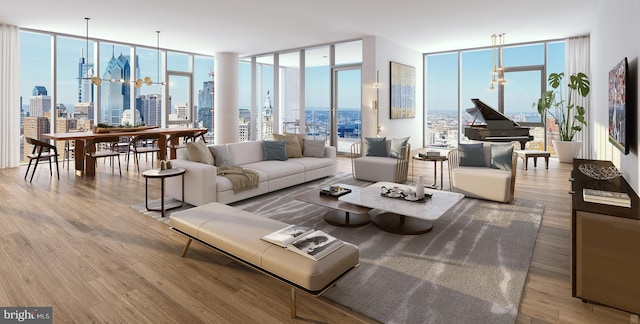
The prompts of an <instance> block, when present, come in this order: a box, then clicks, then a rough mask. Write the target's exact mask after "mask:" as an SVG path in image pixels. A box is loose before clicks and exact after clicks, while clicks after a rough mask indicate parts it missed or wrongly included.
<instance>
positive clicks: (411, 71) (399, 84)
mask: <svg viewBox="0 0 640 324" xmlns="http://www.w3.org/2000/svg"><path fill="white" fill-rule="evenodd" d="M390 107H391V119H399V118H415V117H416V69H415V68H414V67H413V66H408V65H404V64H400V63H396V62H391V105H390Z"/></svg>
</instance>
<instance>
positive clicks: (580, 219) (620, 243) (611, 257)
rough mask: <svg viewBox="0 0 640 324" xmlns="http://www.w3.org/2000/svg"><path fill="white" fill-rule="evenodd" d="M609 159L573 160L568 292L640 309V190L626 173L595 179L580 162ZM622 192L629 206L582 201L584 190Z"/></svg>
mask: <svg viewBox="0 0 640 324" xmlns="http://www.w3.org/2000/svg"><path fill="white" fill-rule="evenodd" d="M585 163H590V164H594V165H597V166H611V165H612V164H611V162H609V161H599V160H584V159H575V160H574V162H573V172H572V179H571V180H572V181H573V183H572V193H573V199H572V200H573V208H572V218H571V234H572V235H571V241H572V249H571V274H572V276H571V282H572V294H573V296H574V297H577V298H581V299H582V300H583V301H585V302H593V303H598V304H602V305H606V306H610V307H614V308H618V309H622V310H625V311H628V312H631V313H635V314H640V213H639V208H638V195H637V194H636V193H635V192H634V191H633V190H632V188H631V187H630V186H629V184H628V183H627V182H626V181H625V180H624V178H622V177H619V178H615V179H612V180H595V179H592V178H589V177H587V176H586V175H584V174H582V172H581V171H580V170H578V167H579V166H580V165H581V164H585ZM584 188H588V189H597V190H606V191H615V192H626V193H627V194H628V195H629V197H631V208H627V207H618V206H612V205H606V204H597V203H590V202H585V201H584V200H583V198H582V189H584Z"/></svg>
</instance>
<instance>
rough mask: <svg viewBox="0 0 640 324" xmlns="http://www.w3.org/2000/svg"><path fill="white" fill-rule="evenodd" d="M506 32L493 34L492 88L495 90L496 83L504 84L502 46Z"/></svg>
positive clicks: (505, 81)
mask: <svg viewBox="0 0 640 324" xmlns="http://www.w3.org/2000/svg"><path fill="white" fill-rule="evenodd" d="M504 35H505V33H501V34H497V35H496V34H493V35H491V47H492V49H491V50H492V53H493V71H492V73H491V74H492V79H491V87H490V88H489V89H490V90H495V89H496V88H495V86H496V85H504V84H505V83H507V80H505V78H504V67H503V66H502V46H504V40H505V36H504Z"/></svg>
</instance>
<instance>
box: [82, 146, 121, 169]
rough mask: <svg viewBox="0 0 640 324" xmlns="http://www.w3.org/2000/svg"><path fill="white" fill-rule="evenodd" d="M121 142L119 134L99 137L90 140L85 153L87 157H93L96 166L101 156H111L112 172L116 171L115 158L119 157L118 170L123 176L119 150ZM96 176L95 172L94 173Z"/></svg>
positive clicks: (85, 147)
mask: <svg viewBox="0 0 640 324" xmlns="http://www.w3.org/2000/svg"><path fill="white" fill-rule="evenodd" d="M118 143H120V137H119V136H105V137H97V138H92V139H90V140H88V141H87V142H86V144H85V146H84V155H85V157H86V158H91V159H93V161H94V162H93V163H94V167H95V166H96V161H97V159H99V158H111V173H113V172H114V165H115V163H113V158H114V157H117V158H118V171H119V172H120V176H121V177H122V167H121V165H120V151H119V150H118ZM94 178H95V174H94Z"/></svg>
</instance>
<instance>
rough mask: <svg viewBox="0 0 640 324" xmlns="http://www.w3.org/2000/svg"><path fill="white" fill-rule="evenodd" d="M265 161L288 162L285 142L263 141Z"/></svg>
mask: <svg viewBox="0 0 640 324" xmlns="http://www.w3.org/2000/svg"><path fill="white" fill-rule="evenodd" d="M262 153H263V154H264V158H263V160H265V161H269V160H276V161H286V160H287V146H286V145H285V142H284V141H262Z"/></svg>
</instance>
